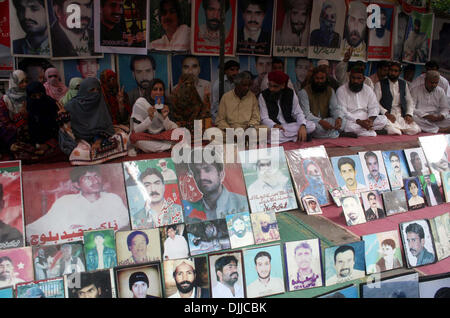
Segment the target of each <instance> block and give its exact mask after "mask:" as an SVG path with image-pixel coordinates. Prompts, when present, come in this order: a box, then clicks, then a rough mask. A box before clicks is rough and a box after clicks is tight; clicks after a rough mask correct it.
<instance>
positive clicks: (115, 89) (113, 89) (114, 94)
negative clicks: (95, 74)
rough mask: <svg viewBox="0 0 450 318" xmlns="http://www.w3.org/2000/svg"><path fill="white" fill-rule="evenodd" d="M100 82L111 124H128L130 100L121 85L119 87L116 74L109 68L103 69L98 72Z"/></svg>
mask: <svg viewBox="0 0 450 318" xmlns="http://www.w3.org/2000/svg"><path fill="white" fill-rule="evenodd" d="M100 83H101V87H102V92H103V98H104V99H105V103H106V106H108V109H109V112H110V114H111V119H112V122H113V124H114V125H128V123H129V121H130V113H131V107H130V101H129V100H128V95H127V94H125V93H124V91H123V87H122V89H120V88H119V83H118V82H117V74H116V73H115V72H113V71H111V70H104V71H103V72H102V73H101V74H100Z"/></svg>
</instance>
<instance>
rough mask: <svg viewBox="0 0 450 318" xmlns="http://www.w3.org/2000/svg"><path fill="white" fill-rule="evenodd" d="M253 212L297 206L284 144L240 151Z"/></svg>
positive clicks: (285, 209) (283, 209) (288, 208)
mask: <svg viewBox="0 0 450 318" xmlns="http://www.w3.org/2000/svg"><path fill="white" fill-rule="evenodd" d="M239 157H240V162H242V171H243V173H244V180H245V184H246V186H247V193H248V199H249V201H250V208H251V212H252V213H259V212H270V211H274V212H283V211H289V210H293V209H297V201H296V199H295V193H294V189H293V188H292V183H291V178H290V174H289V169H288V166H287V164H286V157H285V155H284V150H283V148H282V147H276V148H264V149H251V150H247V151H240V152H239Z"/></svg>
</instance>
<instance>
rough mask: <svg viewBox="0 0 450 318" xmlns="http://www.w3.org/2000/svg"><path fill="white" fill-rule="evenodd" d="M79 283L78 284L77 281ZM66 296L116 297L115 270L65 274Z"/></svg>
mask: <svg viewBox="0 0 450 318" xmlns="http://www.w3.org/2000/svg"><path fill="white" fill-rule="evenodd" d="M77 281H78V282H79V284H76V282H77ZM64 286H65V293H66V298H116V287H115V282H114V270H113V269H112V268H111V269H105V270H100V271H95V272H84V273H80V274H72V275H65V276H64Z"/></svg>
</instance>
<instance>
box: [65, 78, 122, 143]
mask: <svg viewBox="0 0 450 318" xmlns="http://www.w3.org/2000/svg"><path fill="white" fill-rule="evenodd" d="M94 87H95V88H97V89H98V92H95V93H94V92H89V90H90V89H92V88H94ZM66 110H67V111H68V112H69V113H70V120H71V126H72V131H73V133H74V135H75V137H76V138H79V139H84V140H86V141H92V139H93V138H94V137H96V136H105V137H109V136H112V135H114V127H113V123H112V119H111V115H110V114H109V111H108V106H106V103H105V100H104V99H103V94H102V93H101V87H100V82H99V81H98V79H96V78H93V77H89V78H86V79H84V80H83V81H82V82H81V84H80V89H79V91H78V94H77V96H75V97H74V98H72V99H71V100H70V101H69V102H68V103H67V105H66Z"/></svg>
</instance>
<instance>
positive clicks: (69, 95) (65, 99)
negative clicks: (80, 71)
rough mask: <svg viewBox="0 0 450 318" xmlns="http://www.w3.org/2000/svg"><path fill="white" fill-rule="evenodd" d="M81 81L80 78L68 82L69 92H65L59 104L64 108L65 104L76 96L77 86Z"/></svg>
mask: <svg viewBox="0 0 450 318" xmlns="http://www.w3.org/2000/svg"><path fill="white" fill-rule="evenodd" d="M82 81H83V79H82V78H81V77H74V78H72V79H71V80H70V83H69V90H68V91H67V93H66V95H64V97H63V98H61V100H60V102H61V103H62V104H63V105H64V106H66V104H67V103H68V102H69V101H70V100H71V99H72V98H74V97H75V96H77V94H78V90H79V86H80V84H81V82H82Z"/></svg>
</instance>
